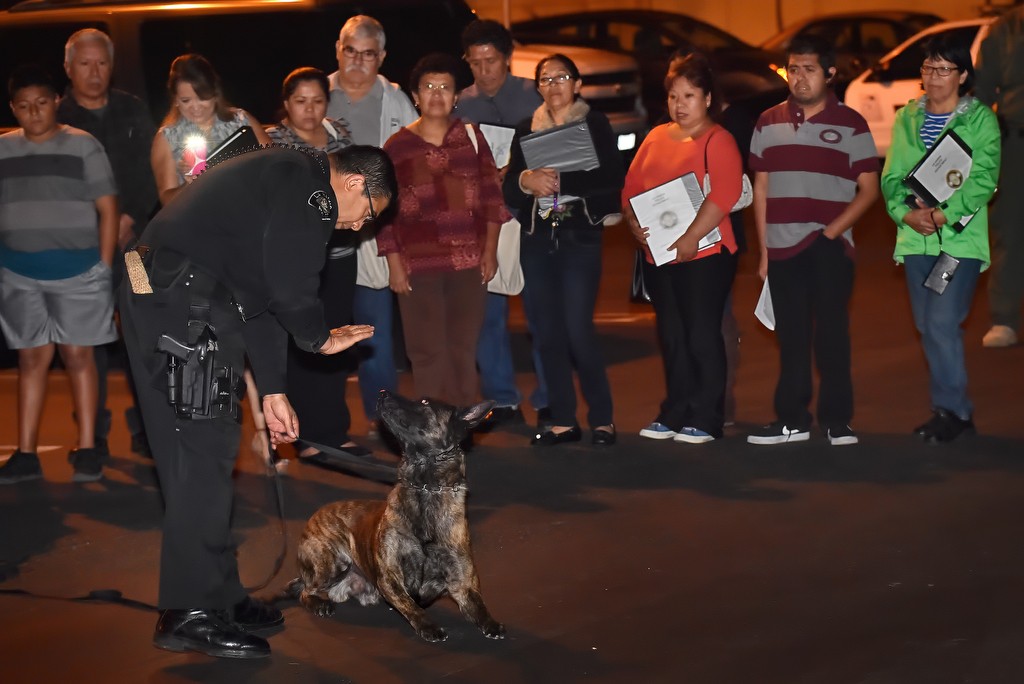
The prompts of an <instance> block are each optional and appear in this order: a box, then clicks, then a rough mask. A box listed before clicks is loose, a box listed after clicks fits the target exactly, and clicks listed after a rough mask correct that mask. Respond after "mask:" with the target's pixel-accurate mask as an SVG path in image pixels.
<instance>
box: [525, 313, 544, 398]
mask: <svg viewBox="0 0 1024 684" xmlns="http://www.w3.org/2000/svg"><path fill="white" fill-rule="evenodd" d="M523 313H524V314H526V327H527V328H529V330H530V349H531V351H532V354H533V374H534V375H535V376H536V377H537V386H536V387H535V388H534V390H533V391H532V392H530V404H531V405H532V406H533V409H534V410H535V411H540V410H541V409H546V408H547V407H548V381H547V380H546V379H545V378H544V365H543V364H542V363H541V361H540V337H538V336H537V324H536V323H535V322H534V320H535V317H536V314H535V313H534V312H533V310H532V309H531V308H530V300H529V299H528V298H527V297H526V295H525V294H524V295H523Z"/></svg>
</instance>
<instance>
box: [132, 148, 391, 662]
mask: <svg viewBox="0 0 1024 684" xmlns="http://www.w3.org/2000/svg"><path fill="white" fill-rule="evenodd" d="M395 191H396V184H395V172H394V168H393V167H392V165H391V162H390V160H389V159H388V158H387V156H386V155H385V154H384V153H383V152H382V151H381V150H379V149H377V148H375V147H367V146H352V147H349V148H346V149H344V150H342V151H340V152H337V153H334V154H331V155H325V154H323V153H320V152H304V151H300V150H296V149H291V148H283V147H278V148H267V149H262V150H257V151H253V152H249V153H246V154H243V155H241V156H239V157H236V158H234V159H231V160H229V161H227V162H224V163H222V164H219V165H217V166H215V167H213V168H211V169H210V170H209V171H207V172H206V173H204V174H203V175H202V176H200V177H199V178H197V179H196V180H195V182H194V183H192V184H191V185H189V186H188V188H187V189H186V190H185V191H183V192H182V193H181V194H180V195H179V196H178V197H176V198H175V199H174V200H173V201H172V202H170V203H169V204H168V205H167V206H166V207H164V209H163V210H162V211H161V212H160V213H159V214H158V215H157V216H156V217H155V218H154V219H153V221H152V222H150V224H149V226H148V227H147V228H146V230H145V232H144V233H143V234H142V236H141V238H140V240H139V247H138V249H137V251H133V252H129V253H128V254H127V255H126V257H125V263H126V270H127V277H125V279H124V284H123V286H122V289H121V319H122V326H123V330H124V337H125V343H126V344H127V347H128V353H129V357H130V359H131V365H132V372H133V373H134V374H135V377H136V379H137V384H138V386H139V388H138V389H139V401H140V404H141V408H142V413H143V418H144V421H145V425H146V431H147V434H148V435H149V439H150V444H151V445H152V448H153V454H154V458H155V460H156V465H157V472H158V474H159V478H160V488H161V491H162V492H163V498H164V505H165V513H164V524H163V541H162V548H161V559H160V596H159V607H160V611H161V612H160V618H159V620H158V621H157V625H156V631H155V633H154V636H153V643H154V644H155V645H156V646H157V647H159V648H164V649H167V650H171V651H186V650H192V651H198V652H200V653H205V654H207V655H211V656H220V657H229V658H259V657H264V656H268V655H270V646H269V644H268V643H267V641H266V640H265V639H262V638H261V637H259V636H256V635H254V634H252V633H251V632H252V631H254V630H259V629H263V628H267V627H272V626H275V625H279V624H281V623H282V622H283V621H284V616H282V614H281V612H280V611H279V610H277V609H276V608H273V607H271V606H269V605H267V604H265V603H262V602H260V601H257V600H256V599H253V598H252V597H250V596H248V595H247V594H246V592H245V589H244V588H243V587H242V584H241V582H240V580H239V577H238V566H237V563H236V559H235V547H234V545H233V542H232V539H231V510H232V498H233V494H234V491H233V484H232V479H231V472H232V468H233V467H234V462H235V457H236V455H237V453H238V446H239V438H240V435H241V427H240V425H239V422H238V415H239V406H238V400H239V398H240V397H241V396H242V395H243V394H244V384H243V383H242V381H241V378H242V372H243V369H244V359H245V357H248V358H249V363H250V365H251V366H252V369H253V372H254V374H255V376H256V380H257V383H258V386H259V388H260V390H261V391H262V392H264V393H265V395H264V397H263V412H264V414H265V416H266V421H267V426H268V428H269V430H270V433H271V440H272V442H273V443H274V444H275V445H277V444H281V443H288V442H292V441H294V440H295V439H296V438H297V437H298V436H299V425H298V419H297V418H296V416H295V412H294V411H293V410H292V407H291V405H290V404H289V402H288V399H287V397H285V395H284V393H283V392H284V387H285V377H284V376H285V358H286V356H285V354H286V350H287V342H288V335H291V336H292V337H293V338H294V339H295V343H296V344H297V345H298V347H299V348H300V349H303V350H305V351H308V352H311V353H320V354H336V353H338V352H340V351H343V350H344V349H347V348H348V347H350V346H352V345H353V344H355V343H356V342H358V341H360V340H364V339H366V338H368V337H370V336H371V335H373V328H372V327H370V326H366V325H350V326H345V327H343V328H337V329H335V330H328V328H327V325H326V324H325V323H324V316H323V311H322V306H321V302H320V301H319V300H318V299H317V286H318V284H319V273H320V271H321V269H322V268H323V265H324V259H325V256H326V244H327V239H328V237H330V235H331V231H332V230H335V229H341V230H359V229H360V228H362V227H363V226H365V225H366V224H368V223H369V222H370V221H372V220H374V219H375V218H376V216H377V215H378V214H379V213H380V212H382V211H384V209H385V208H386V207H387V205H388V204H389V202H390V201H391V199H392V198H393V197H394V195H395Z"/></svg>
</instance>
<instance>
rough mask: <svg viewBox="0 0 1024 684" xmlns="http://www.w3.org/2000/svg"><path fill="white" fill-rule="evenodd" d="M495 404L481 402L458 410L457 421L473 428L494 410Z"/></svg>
mask: <svg viewBox="0 0 1024 684" xmlns="http://www.w3.org/2000/svg"><path fill="white" fill-rule="evenodd" d="M494 404H495V402H493V401H482V402H480V403H479V404H477V405H476V406H470V407H469V408H465V409H463V408H460V409H459V414H458V415H459V420H461V421H462V422H463V423H466V424H467V425H468V426H469V427H471V428H473V427H476V426H477V425H479V424H480V421H481V420H483V419H484V418H486V417H487V414H488V413H490V412H491V409H492V408H494Z"/></svg>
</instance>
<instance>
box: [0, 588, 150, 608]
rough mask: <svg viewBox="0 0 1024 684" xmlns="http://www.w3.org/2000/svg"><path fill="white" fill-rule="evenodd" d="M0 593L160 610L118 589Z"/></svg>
mask: <svg viewBox="0 0 1024 684" xmlns="http://www.w3.org/2000/svg"><path fill="white" fill-rule="evenodd" d="M0 594H5V595H7V596H28V597H29V598H36V599H46V600H48V601H71V602H73V603H116V604H118V605H122V606H127V607H128V608H135V609H136V610H145V611H150V612H156V611H157V610H159V609H158V608H157V607H156V606H152V605H150V604H148V603H143V602H142V601H136V600H135V599H130V598H125V597H124V595H122V594H121V592H120V591H118V590H117V589H94V590H92V591H90V592H89V593H88V594H86V595H85V596H53V595H50V594H37V593H35V592H33V591H28V590H27V589H0Z"/></svg>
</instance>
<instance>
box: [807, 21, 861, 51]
mask: <svg viewBox="0 0 1024 684" xmlns="http://www.w3.org/2000/svg"><path fill="white" fill-rule="evenodd" d="M855 28H856V24H855V22H852V21H848V20H845V19H844V20H835V21H832V20H830V21H818V22H814V23H812V24H808V25H807V27H806V28H804V29H803V30H802V31H800V35H802V36H816V37H818V38H822V39H824V40H825V41H827V42H828V43H829V44H831V45H833V46H835V49H836V50H840V51H842V50H851V49H853V47H854V35H855Z"/></svg>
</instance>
